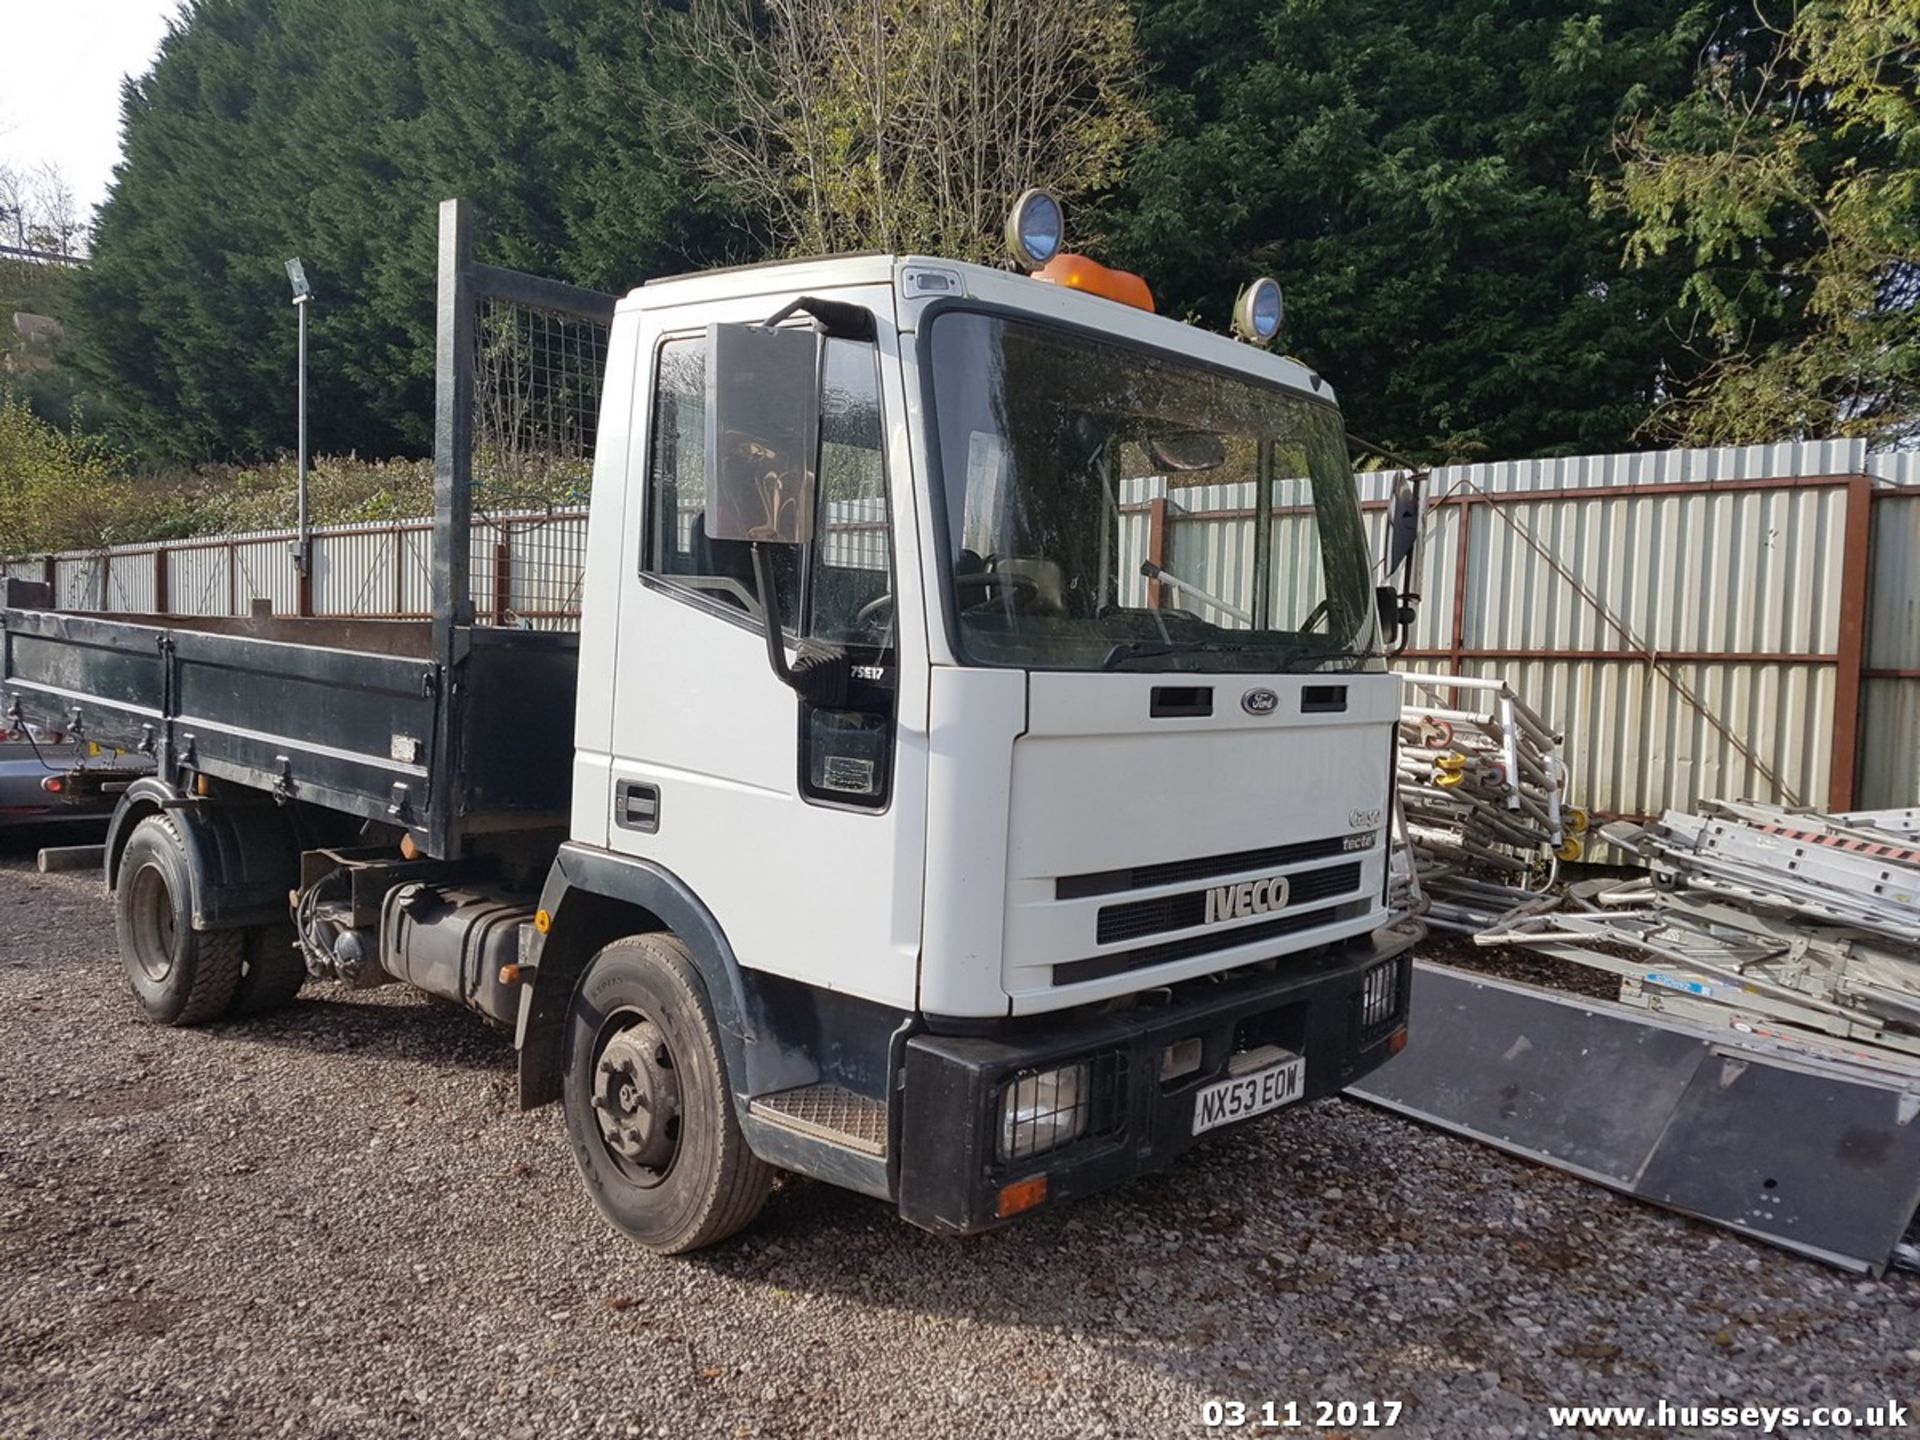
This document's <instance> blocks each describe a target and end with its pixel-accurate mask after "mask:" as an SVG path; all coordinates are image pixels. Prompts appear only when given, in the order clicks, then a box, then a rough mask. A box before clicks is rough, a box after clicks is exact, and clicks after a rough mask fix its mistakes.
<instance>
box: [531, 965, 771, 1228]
mask: <svg viewBox="0 0 1920 1440" xmlns="http://www.w3.org/2000/svg"><path fill="white" fill-rule="evenodd" d="M564 1100H565V1109H566V1116H567V1134H568V1138H569V1139H570V1140H571V1141H572V1142H573V1154H574V1159H575V1160H576V1161H577V1162H578V1163H579V1166H580V1174H581V1177H582V1178H583V1179H584V1180H585V1181H586V1184H587V1190H588V1193H589V1194H591V1195H592V1196H593V1201H594V1204H596V1205H598V1206H599V1207H600V1213H601V1214H603V1215H605V1216H606V1217H607V1219H609V1220H610V1221H612V1222H613V1224H614V1225H615V1226H616V1227H617V1228H618V1229H620V1230H621V1231H623V1232H624V1233H626V1234H627V1235H629V1236H631V1237H632V1238H633V1239H635V1240H637V1241H639V1242H640V1243H641V1244H642V1245H644V1246H646V1247H647V1248H648V1249H649V1250H653V1251H656V1252H658V1253H660V1254H663V1255H678V1254H682V1253H684V1252H686V1251H689V1250H698V1249H700V1248H701V1247H702V1246H706V1245H714V1244H717V1243H719V1242H720V1241H722V1240H725V1239H726V1238H727V1237H728V1236H730V1235H733V1234H735V1233H736V1232H738V1231H740V1230H742V1229H744V1228H745V1227H746V1226H747V1225H749V1224H750V1223H752V1221H753V1218H754V1217H755V1216H756V1215H758V1214H759V1213H760V1207H761V1206H762V1205H764V1204H765V1203H766V1200H767V1195H768V1192H769V1191H770V1190H771V1189H772V1186H773V1171H772V1169H771V1168H770V1167H768V1166H767V1164H766V1163H765V1162H764V1161H762V1160H760V1159H759V1157H757V1156H756V1155H754V1154H753V1152H752V1151H751V1150H749V1149H748V1148H747V1142H746V1137H745V1136H744V1135H742V1134H741V1133H740V1125H739V1122H738V1120H736V1119H735V1117H734V1113H733V1097H732V1094H731V1091H730V1089H729V1087H728V1084H727V1069H726V1063H725V1060H724V1058H723V1057H722V1054H721V1050H720V1028H719V1026H718V1025H717V1024H716V1023H715V1021H714V1018H713V1010H712V1007H711V1006H710V1005H709V1004H708V1002H707V995H706V987H705V986H704V985H703V984H702V983H701V981H700V976H699V972H698V971H696V970H695V969H694V967H693V962H692V960H691V958H690V957H689V956H688V954H687V949H686V947H685V946H684V945H682V944H681V943H680V942H679V941H678V940H676V939H675V938H674V937H673V936H671V935H634V936H629V937H627V938H626V939H623V940H616V941H614V942H613V943H612V944H611V945H608V946H607V947H606V948H605V949H603V950H601V951H600V953H599V954H597V955H595V956H594V957H593V959H592V961H591V962H589V963H588V965H587V971H586V974H585V975H584V976H582V977H581V980H580V984H579V987H578V989H576V990H575V992H574V997H573V1006H572V1010H571V1013H570V1014H569V1016H568V1019H567V1050H566V1083H565V1093H564Z"/></svg>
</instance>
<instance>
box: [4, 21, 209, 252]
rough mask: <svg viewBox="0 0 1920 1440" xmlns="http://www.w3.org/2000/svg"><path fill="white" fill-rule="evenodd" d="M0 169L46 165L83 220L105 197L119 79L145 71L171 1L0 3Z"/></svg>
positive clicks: (113, 158)
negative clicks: (62, 179)
mask: <svg viewBox="0 0 1920 1440" xmlns="http://www.w3.org/2000/svg"><path fill="white" fill-rule="evenodd" d="M0 5H4V8H5V10H6V14H7V20H6V30H7V58H6V60H5V62H4V63H3V64H0V165H6V166H9V167H11V168H12V169H15V170H33V169H36V168H38V167H39V166H41V165H44V164H47V163H48V162H52V163H53V164H55V165H58V166H59V167H60V169H61V171H62V172H63V173H64V174H65V176H66V178H67V183H68V184H69V185H71V186H72V187H73V192H74V197H75V198H76V199H77V200H78V201H79V204H80V211H81V213H82V214H83V215H91V213H92V210H93V207H94V206H96V205H98V204H99V203H100V202H101V201H102V200H104V199H106V197H107V186H108V185H109V184H111V183H112V180H113V167H114V165H115V164H116V163H117V162H118V160H119V158H120V82H121V80H122V78H123V77H125V76H127V75H129V74H134V75H138V74H141V73H143V72H144V71H145V70H146V69H147V68H148V67H149V66H151V65H152V64H153V57H154V55H155V53H156V52H157V51H158V50H159V48H160V41H161V38H162V37H163V36H165V34H166V33H167V21H168V19H169V18H171V17H172V16H173V15H174V13H175V12H176V11H177V10H178V9H179V7H180V0H54V3H51V4H39V3H32V0H0Z"/></svg>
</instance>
